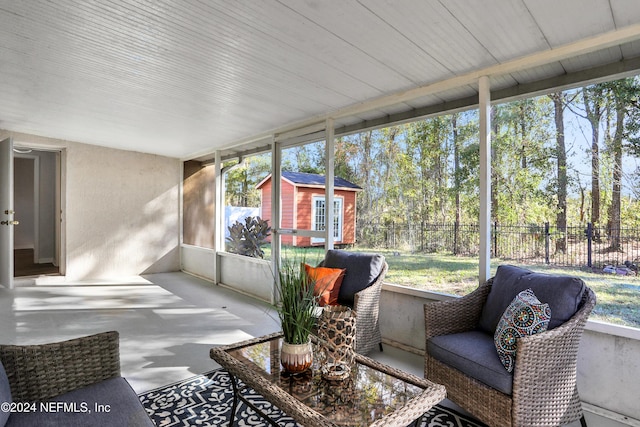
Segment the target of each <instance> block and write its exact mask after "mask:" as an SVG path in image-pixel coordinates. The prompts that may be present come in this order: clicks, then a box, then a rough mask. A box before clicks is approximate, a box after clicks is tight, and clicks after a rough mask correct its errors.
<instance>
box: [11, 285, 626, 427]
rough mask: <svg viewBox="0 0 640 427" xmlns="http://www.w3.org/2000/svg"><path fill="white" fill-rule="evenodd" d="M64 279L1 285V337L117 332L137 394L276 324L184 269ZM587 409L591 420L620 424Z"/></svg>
mask: <svg viewBox="0 0 640 427" xmlns="http://www.w3.org/2000/svg"><path fill="white" fill-rule="evenodd" d="M62 280H63V278H60V277H58V278H55V277H48V278H47V277H43V278H41V279H37V280H34V279H19V280H17V281H16V285H17V286H16V288H15V289H14V290H7V289H4V288H2V287H0V342H2V343H12V344H37V343H45V342H55V341H61V340H65V339H70V338H75V337H79V336H82V335H88V334H92V333H97V332H102V331H108V330H117V331H119V332H120V357H121V366H122V375H123V376H124V377H125V378H127V380H128V381H129V383H130V384H131V386H132V387H133V389H134V390H135V391H136V392H138V393H140V392H143V391H147V390H151V389H153V388H156V387H160V386H162V385H165V384H169V383H172V382H176V381H179V380H182V379H185V378H189V377H191V376H194V375H197V374H200V373H203V372H206V371H210V370H212V369H216V368H218V367H219V365H218V364H217V363H215V362H214V361H213V360H211V359H210V358H209V349H210V348H211V347H213V346H217V345H222V344H230V343H234V342H238V341H242V340H245V339H249V338H252V337H257V336H261V335H266V334H269V333H272V332H276V331H278V330H279V329H280V328H279V323H278V321H277V316H276V314H275V312H273V311H272V310H271V309H270V308H269V306H268V305H267V304H266V303H262V302H260V301H257V300H255V299H253V298H251V297H247V296H244V295H241V294H239V293H237V292H235V291H231V290H229V289H225V288H223V287H220V286H215V285H213V284H211V283H209V282H206V281H204V280H201V279H198V278H196V277H193V276H190V275H188V274H184V273H163V274H154V275H147V276H143V277H135V278H131V279H130V280H125V281H117V282H113V281H109V282H75V283H69V282H62ZM370 356H371V357H373V358H375V359H378V360H380V361H381V362H383V363H387V364H389V365H391V366H395V367H397V368H399V369H403V370H405V371H407V372H411V373H413V374H415V375H418V376H420V377H421V376H422V375H423V358H422V357H421V356H418V355H415V354H412V353H408V352H405V351H402V350H398V349H396V348H393V347H390V346H385V350H384V352H382V353H380V352H378V351H374V352H373V354H372V355H370ZM444 403H445V404H446V405H447V406H453V407H455V405H453V404H452V403H450V402H449V401H445V402H444ZM586 415H587V422H588V423H589V425H590V426H596V427H620V426H624V425H625V424H619V423H611V420H607V419H604V418H602V417H597V416H595V415H593V414H590V413H587V414H586ZM574 425H575V426H579V423H575V424H572V425H571V427H573V426H574Z"/></svg>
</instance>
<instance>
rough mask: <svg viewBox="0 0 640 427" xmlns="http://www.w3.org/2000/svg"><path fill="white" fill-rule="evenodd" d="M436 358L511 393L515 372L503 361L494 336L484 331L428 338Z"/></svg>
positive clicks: (495, 387)
mask: <svg viewBox="0 0 640 427" xmlns="http://www.w3.org/2000/svg"><path fill="white" fill-rule="evenodd" d="M427 351H428V352H429V354H430V355H431V356H432V357H434V358H435V359H436V360H438V361H440V362H442V363H444V364H446V365H449V366H451V367H452V368H455V369H457V370H459V371H460V372H463V373H465V374H466V375H468V376H470V377H472V378H475V379H476V380H478V381H480V382H482V383H484V384H486V385H488V386H489V387H492V388H494V389H496V390H498V391H501V392H502V393H505V394H509V395H510V394H511V391H512V387H513V374H512V373H510V372H507V370H506V369H504V366H503V365H502V363H501V362H500V358H499V357H498V352H497V351H496V346H495V344H494V342H493V336H492V335H489V334H487V333H485V332H482V331H470V332H462V333H459V334H451V335H440V336H437V337H433V338H430V339H429V340H428V341H427Z"/></svg>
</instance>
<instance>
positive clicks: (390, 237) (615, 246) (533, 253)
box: [356, 222, 640, 268]
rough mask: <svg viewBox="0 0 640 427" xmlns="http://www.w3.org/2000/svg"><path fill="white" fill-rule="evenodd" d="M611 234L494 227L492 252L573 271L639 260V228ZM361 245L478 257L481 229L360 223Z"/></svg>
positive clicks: (589, 229) (584, 228) (540, 227)
mask: <svg viewBox="0 0 640 427" xmlns="http://www.w3.org/2000/svg"><path fill="white" fill-rule="evenodd" d="M611 231H612V230H608V229H607V228H606V227H594V226H592V225H591V224H586V225H580V226H569V227H566V228H565V229H559V228H558V227H556V226H552V225H550V224H549V223H546V224H541V225H501V224H497V223H495V224H493V227H492V230H491V232H492V234H491V252H492V255H493V256H494V257H496V258H501V259H504V260H514V261H518V262H522V263H535V264H553V265H558V266H572V267H584V266H588V267H597V268H602V267H604V266H606V265H613V266H621V265H624V264H625V262H631V263H636V264H637V263H638V262H639V261H640V228H629V227H625V228H621V229H619V230H614V232H611ZM356 238H357V241H358V244H360V245H363V246H368V247H380V248H387V249H397V250H409V251H411V252H424V253H435V252H441V253H449V254H454V255H467V256H477V255H478V253H479V243H480V234H479V227H478V225H477V224H455V223H450V224H429V223H416V224H405V223H395V222H392V223H388V224H382V223H369V224H362V223H361V222H359V223H358V224H357V236H356Z"/></svg>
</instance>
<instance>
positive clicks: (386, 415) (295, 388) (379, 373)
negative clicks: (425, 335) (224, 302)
mask: <svg viewBox="0 0 640 427" xmlns="http://www.w3.org/2000/svg"><path fill="white" fill-rule="evenodd" d="M281 340H282V334H281V333H277V334H272V335H267V336H264V337H260V338H256V339H252V340H249V341H244V342H241V343H237V344H232V345H228V346H222V347H216V348H212V349H211V358H212V359H214V360H215V361H216V362H218V363H219V364H220V365H221V366H222V367H223V368H225V369H226V370H227V371H228V372H229V374H230V375H231V382H232V385H233V391H234V401H233V407H232V412H231V416H230V420H229V421H230V425H233V422H234V419H235V411H236V408H237V404H238V399H241V400H243V401H244V402H245V403H247V404H248V405H249V406H251V407H252V408H253V409H254V410H256V411H257V412H258V413H259V414H261V416H263V418H265V420H266V421H268V422H269V423H270V424H272V425H274V426H277V424H276V423H275V422H274V421H273V420H270V419H269V417H268V416H267V415H265V414H264V413H263V412H262V411H260V409H259V408H256V407H255V405H253V404H252V403H251V402H250V401H248V400H247V399H245V398H244V397H243V395H242V387H243V386H242V384H244V385H246V386H248V387H251V388H253V389H254V390H255V391H256V392H257V393H259V394H261V395H262V396H263V397H264V398H265V399H266V400H268V401H269V402H271V403H272V404H273V405H275V406H277V407H278V408H280V409H281V410H282V411H283V412H285V413H286V414H287V415H289V416H290V417H292V418H293V419H294V420H296V421H297V422H298V423H300V424H302V425H304V426H305V427H328V426H358V427H360V426H375V427H382V426H385V427H388V426H398V427H405V426H407V425H408V424H410V423H412V422H413V421H415V420H416V419H418V418H419V417H420V416H421V415H422V414H423V413H424V412H426V411H428V410H429V409H431V407H432V406H433V405H435V404H436V403H438V402H440V401H441V400H442V399H444V398H445V395H446V392H445V388H444V386H442V385H439V384H435V383H432V382H430V381H428V380H425V379H423V378H420V377H417V376H415V375H412V374H409V373H406V372H403V371H400V370H398V369H394V368H392V367H390V366H387V365H384V364H382V363H379V362H377V361H375V360H372V359H370V358H368V357H365V356H362V355H359V354H356V358H355V363H354V364H353V366H352V368H351V374H350V376H349V377H348V378H347V379H344V380H338V381H328V380H325V379H324V378H323V377H322V374H321V373H320V369H319V368H320V366H319V364H318V362H317V359H318V357H314V365H313V366H312V368H311V369H310V370H309V371H307V372H305V373H302V374H298V375H288V374H286V373H284V372H283V371H282V367H281V366H280V345H281ZM312 340H313V342H314V347H315V349H316V350H318V349H319V348H320V346H321V345H322V344H320V343H319V342H318V340H317V339H316V338H315V337H312ZM240 381H241V382H240Z"/></svg>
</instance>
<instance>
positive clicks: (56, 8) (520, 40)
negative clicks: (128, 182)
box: [0, 0, 640, 158]
mask: <svg viewBox="0 0 640 427" xmlns="http://www.w3.org/2000/svg"><path fill="white" fill-rule="evenodd" d="M639 24H640V2H639V1H638V0H562V1H560V0H439V1H438V0H360V1H354V0H226V1H224V0H215V1H213V0H188V1H174V0H161V1H156V0H110V1H107V0H102V1H101V0H92V1H89V0H76V1H74V0H54V1H51V0H0V129H7V130H11V131H15V132H23V133H29V134H34V135H41V136H48V137H54V138H60V139H68V140H74V141H79V142H84V143H89V144H97V145H103V146H109V147H115V148H123V149H129V150H135V151H141V152H148V153H156V154H161V155H167V156H174V157H180V158H190V157H196V156H199V155H202V154H204V153H207V152H212V151H213V150H215V149H218V148H226V147H229V146H232V145H234V144H238V143H240V142H243V141H249V140H251V138H253V137H256V136H260V135H267V134H269V133H270V132H274V131H277V130H282V129H285V128H286V127H287V126H291V125H295V124H303V123H311V122H313V121H314V120H316V121H318V120H324V118H326V117H333V116H335V117H336V125H337V126H345V125H353V124H355V123H358V122H361V121H363V120H375V119H379V118H380V117H385V116H388V115H392V117H393V115H394V114H396V115H397V114H401V113H405V112H407V111H409V112H410V111H411V110H414V109H420V108H424V107H429V106H431V105H438V104H442V103H446V102H450V101H455V100H456V99H459V98H467V97H470V96H475V95H477V84H476V81H475V80H473V79H472V78H470V77H473V76H474V75H475V74H474V73H476V74H477V73H480V74H482V73H483V71H486V72H487V74H489V75H490V77H491V84H492V88H493V89H508V88H510V87H513V86H516V85H526V84H530V83H532V82H536V81H539V80H542V79H549V78H558V76H560V77H562V76H566V75H568V74H571V73H576V72H578V73H579V72H581V70H587V69H591V68H593V67H597V66H601V65H605V64H611V63H620V61H623V62H624V61H628V60H630V59H633V58H636V57H638V56H640V25H639ZM625 31H626V32H625ZM609 36H611V37H609ZM594 37H595V38H594ZM585 39H586V40H588V41H587V42H582V44H580V43H581V42H580V41H581V40H585ZM567 45H568V48H567V49H565V50H564V51H563V49H564V48H565V47H567ZM554 52H561V53H560V54H558V55H557V58H556V57H555V56H554ZM527 56H530V57H531V58H532V59H531V60H527V59H526V58H525V59H524V60H522V59H519V58H523V57H527ZM478 70H483V71H480V72H479V71H478ZM582 72H583V73H584V71H582ZM585 76H588V74H585ZM467 77H469V78H467ZM372 100H374V101H372Z"/></svg>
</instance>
